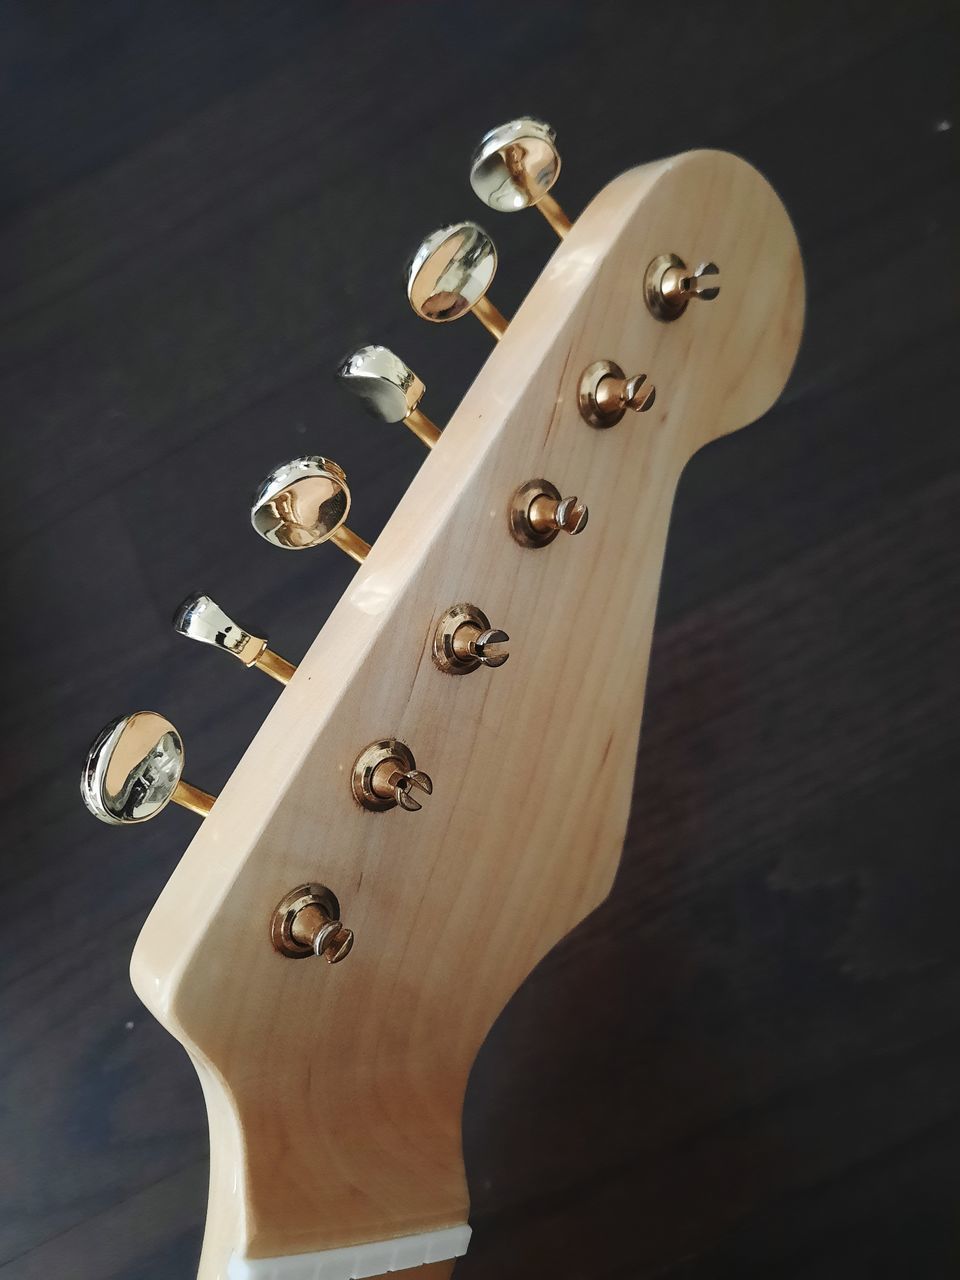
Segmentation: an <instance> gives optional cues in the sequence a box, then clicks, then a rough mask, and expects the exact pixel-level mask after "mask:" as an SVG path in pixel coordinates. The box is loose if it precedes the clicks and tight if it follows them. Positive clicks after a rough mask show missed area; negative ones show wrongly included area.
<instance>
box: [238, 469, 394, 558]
mask: <svg viewBox="0 0 960 1280" xmlns="http://www.w3.org/2000/svg"><path fill="white" fill-rule="evenodd" d="M349 511H350V488H349V486H348V484H347V477H346V476H345V475H344V473H343V469H342V468H341V467H338V466H337V464H336V463H335V462H333V461H331V459H330V458H321V457H319V456H317V455H312V456H309V457H305V458H294V459H293V460H292V461H290V462H284V463H282V464H281V465H280V466H279V467H275V468H274V470H273V471H271V472H270V474H269V475H268V476H267V478H266V479H265V480H264V482H263V483H262V484H261V486H260V488H259V489H258V490H257V492H256V493H255V494H254V498H253V507H252V509H251V511H250V521H251V523H252V524H253V527H254V529H256V531H257V533H259V535H260V537H261V538H266V540H267V542H272V543H273V545H274V546H275V547H283V548H284V550H286V551H303V550H305V549H306V548H307V547H318V546H319V545H320V543H321V542H334V543H336V545H337V546H338V547H339V548H340V550H341V551H345V552H346V553H347V555H348V556H350V557H351V558H352V559H354V560H356V561H357V563H358V564H363V562H364V560H365V559H366V557H367V554H368V553H369V551H370V544H369V543H368V542H364V540H363V539H362V538H358V537H357V535H356V534H355V533H353V532H351V530H350V529H348V528H347V527H346V525H345V524H344V521H345V520H346V518H347V515H348V513H349Z"/></svg>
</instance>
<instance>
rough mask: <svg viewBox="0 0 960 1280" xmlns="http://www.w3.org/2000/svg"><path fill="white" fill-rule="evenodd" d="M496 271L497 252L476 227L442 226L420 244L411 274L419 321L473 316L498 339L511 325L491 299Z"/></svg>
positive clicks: (472, 224)
mask: <svg viewBox="0 0 960 1280" xmlns="http://www.w3.org/2000/svg"><path fill="white" fill-rule="evenodd" d="M496 270H497V249H496V246H495V245H494V243H493V241H492V240H491V239H490V237H489V236H488V235H487V233H486V232H485V231H484V230H483V228H482V227H478V226H477V224H476V223H475V222H458V223H456V224H455V225H454V226H452V227H441V228H440V230H439V231H434V232H433V233H432V234H431V235H429V236H427V238H426V239H425V240H424V241H423V243H422V244H421V245H420V248H419V249H418V250H417V252H416V253H415V254H414V255H413V261H412V262H411V263H410V268H409V270H408V272H407V297H408V298H409V299H410V305H411V307H413V309H414V311H415V312H416V313H417V315H418V316H421V317H422V318H423V319H424V320H431V321H433V323H434V324H442V323H444V322H445V321H447V320H459V318H460V317H461V316H462V315H466V314H467V312H473V314H474V315H475V316H476V317H477V319H478V320H479V321H480V323H481V324H482V325H483V327H484V328H485V329H486V330H487V331H488V332H489V333H492V334H493V336H494V337H495V338H497V339H499V338H502V337H503V335H504V333H506V331H507V321H506V319H505V318H504V317H503V316H502V315H501V314H500V312H499V311H498V310H497V308H496V307H495V306H494V305H493V303H492V302H491V301H490V299H489V298H488V297H487V296H486V294H487V290H488V289H489V288H490V282H491V281H492V280H493V277H494V275H495V274H496Z"/></svg>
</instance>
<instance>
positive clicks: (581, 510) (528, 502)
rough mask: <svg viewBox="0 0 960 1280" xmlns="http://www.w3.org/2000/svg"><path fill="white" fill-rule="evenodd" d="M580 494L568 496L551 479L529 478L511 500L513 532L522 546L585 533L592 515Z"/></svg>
mask: <svg viewBox="0 0 960 1280" xmlns="http://www.w3.org/2000/svg"><path fill="white" fill-rule="evenodd" d="M589 514H590V513H589V511H588V509H587V505H586V503H584V502H581V501H580V499H579V498H577V497H571V498H564V497H563V496H562V495H561V493H560V490H559V489H558V488H557V487H556V485H554V484H551V483H550V481H549V480H528V481H527V482H526V483H525V484H522V485H521V486H520V488H519V489H518V490H517V491H516V493H515V494H514V495H513V498H512V499H511V502H510V532H511V534H512V535H513V537H514V539H515V541H517V542H519V543H520V545H521V547H546V546H549V544H550V543H551V542H553V540H554V538H555V537H556V536H557V535H558V534H560V533H572V534H577V533H582V532H583V531H584V529H585V528H586V527H587V518H588V516H589Z"/></svg>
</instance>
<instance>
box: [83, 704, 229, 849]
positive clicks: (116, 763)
mask: <svg viewBox="0 0 960 1280" xmlns="http://www.w3.org/2000/svg"><path fill="white" fill-rule="evenodd" d="M182 773H183V740H182V739H181V737H180V735H179V733H177V731H176V729H175V728H174V727H173V725H172V724H171V723H170V721H169V720H167V719H165V718H164V717H163V716H161V715H158V714H157V713H156V712H155V711H135V712H134V713H133V715H129V716H120V717H119V718H118V719H116V720H111V722H110V723H109V724H108V725H107V726H106V727H105V728H104V729H102V730H101V731H100V733H99V734H98V735H97V737H96V739H95V741H94V743H93V746H92V747H91V748H90V750H89V752H88V753H87V759H86V763H85V764H84V766H83V773H82V774H81V775H80V795H81V796H82V797H83V802H84V804H85V805H86V806H87V808H88V809H89V810H90V812H91V813H92V814H93V815H94V817H96V818H99V819H100V821H101V822H106V823H108V824H109V825H110V826H113V827H119V826H126V825H127V824H128V823H134V822H147V821H148V820H149V819H150V818H155V817H156V816H157V814H158V813H159V812H160V810H161V809H165V808H166V806H167V805H168V804H169V803H170V801H171V800H172V801H173V803H174V804H179V805H182V806H183V808H184V809H190V810H192V812H194V813H199V814H200V815H201V816H203V817H206V815H207V814H208V813H209V812H210V810H211V809H212V808H213V803H214V799H215V797H214V796H211V795H209V794H208V793H207V792H206V791H201V790H199V788H197V787H192V786H190V784H189V783H188V782H184V781H183V778H182V776H181V775H182Z"/></svg>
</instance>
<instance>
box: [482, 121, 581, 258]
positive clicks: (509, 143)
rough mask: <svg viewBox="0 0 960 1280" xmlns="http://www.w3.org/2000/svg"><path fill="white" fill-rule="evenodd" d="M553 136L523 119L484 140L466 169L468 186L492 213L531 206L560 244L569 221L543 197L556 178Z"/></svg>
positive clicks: (541, 123)
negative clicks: (468, 170)
mask: <svg viewBox="0 0 960 1280" xmlns="http://www.w3.org/2000/svg"><path fill="white" fill-rule="evenodd" d="M556 142H557V135H556V134H555V133H554V131H553V130H552V129H551V128H550V126H549V125H548V124H546V123H545V122H544V121H543V120H534V119H532V118H531V117H529V116H524V117H521V119H519V120H511V121H510V122H509V123H508V124H501V125H498V127H497V128H496V129H491V130H490V132H489V133H487V134H484V136H483V138H482V139H481V140H480V145H479V147H477V149H476V151H475V152H474V156H473V160H472V161H471V164H470V185H471V186H472V187H473V189H474V191H475V192H476V193H477V195H478V196H479V197H480V199H481V200H482V201H483V202H484V204H487V205H489V206H490V208H491V209H496V210H497V212H498V213H513V212H514V211H515V210H517V209H528V208H530V207H531V206H533V208H534V209H537V210H538V211H539V212H540V213H542V214H543V216H544V217H545V218H546V220H547V222H549V223H550V225H551V227H553V229H554V231H555V232H556V233H557V235H558V236H559V237H560V239H561V240H562V239H563V238H564V236H565V235H566V234H567V232H568V231H569V230H570V219H569V218H568V217H567V215H566V214H565V213H564V212H563V210H562V209H561V208H560V206H559V205H558V204H557V202H556V200H554V198H553V196H551V195H549V194H548V192H549V191H550V188H551V187H552V186H553V184H554V183H555V182H556V180H557V178H558V176H559V174H560V153H559V152H558V151H557V145H556Z"/></svg>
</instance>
